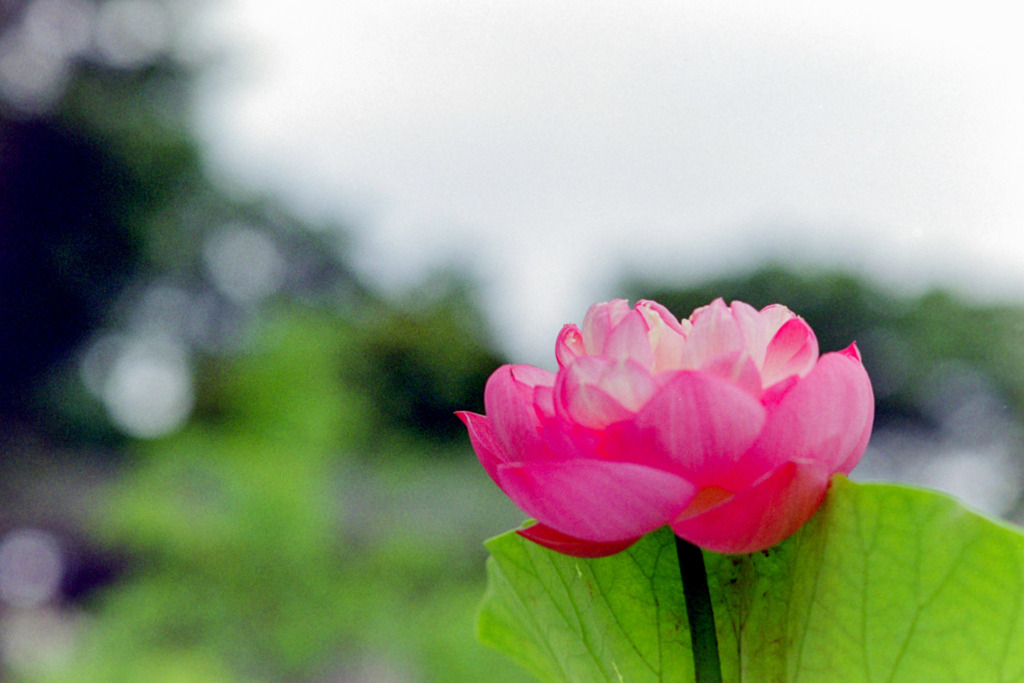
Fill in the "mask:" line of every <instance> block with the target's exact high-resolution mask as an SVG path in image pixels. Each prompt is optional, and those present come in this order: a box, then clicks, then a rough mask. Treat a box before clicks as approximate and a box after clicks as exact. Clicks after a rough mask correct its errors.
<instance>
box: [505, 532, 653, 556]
mask: <svg viewBox="0 0 1024 683" xmlns="http://www.w3.org/2000/svg"><path fill="white" fill-rule="evenodd" d="M516 533H517V534H519V535H520V536H522V537H523V538H526V539H529V540H531V541H533V542H534V543H537V544H540V545H542V546H544V547H545V548H548V549H549V550H554V551H556V552H559V553H562V554H563V555H572V556H573V557H589V558H593V557H607V556H609V555H614V554H616V553H619V552H622V551H623V550H625V549H626V548H628V547H629V546H631V545H633V544H634V543H636V542H637V541H639V540H640V537H639V536H638V537H637V538H633V539H629V540H626V541H614V542H611V543H594V542H592V541H584V540H582V539H579V538H574V537H573V536H569V535H567V534H563V533H562V532H561V531H555V530H554V529H552V528H551V527H549V526H544V525H543V524H533V525H531V526H528V527H526V528H525V529H519V530H517V531H516Z"/></svg>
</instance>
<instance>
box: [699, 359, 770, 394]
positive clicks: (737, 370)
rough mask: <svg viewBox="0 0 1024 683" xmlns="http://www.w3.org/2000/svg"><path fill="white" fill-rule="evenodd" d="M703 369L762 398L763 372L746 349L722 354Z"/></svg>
mask: <svg viewBox="0 0 1024 683" xmlns="http://www.w3.org/2000/svg"><path fill="white" fill-rule="evenodd" d="M703 371H704V372H706V373H707V374H709V375H714V376H715V377H720V378H722V379H724V380H726V381H727V382H729V383H731V384H735V385H736V386H738V387H739V388H740V389H743V390H744V391H746V392H747V393H748V394H750V395H751V396H753V397H755V398H761V393H762V391H761V373H760V372H759V371H758V369H757V366H756V365H754V360H753V359H752V358H751V357H750V356H749V355H747V353H746V352H745V351H733V352H732V353H725V354H722V355H720V356H718V357H717V358H715V359H714V360H713V361H711V362H710V363H708V364H707V365H705V366H704V368H703Z"/></svg>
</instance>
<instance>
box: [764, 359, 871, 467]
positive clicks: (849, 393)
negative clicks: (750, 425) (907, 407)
mask: <svg viewBox="0 0 1024 683" xmlns="http://www.w3.org/2000/svg"><path fill="white" fill-rule="evenodd" d="M874 409H875V403H874V395H873V394H872V391H871V381H870V380H869V379H868V375H867V372H865V371H864V366H863V365H861V364H860V362H858V361H856V360H854V359H853V358H850V357H849V356H847V355H843V354H841V353H826V354H825V355H824V356H822V357H821V359H819V360H818V363H817V364H816V365H815V366H814V369H813V370H811V372H810V374H808V375H807V376H806V377H804V378H803V379H801V380H799V381H797V382H796V384H795V385H794V386H793V387H792V388H791V389H790V390H789V391H788V392H786V394H785V395H784V396H782V398H781V400H779V401H778V404H777V405H775V406H770V407H769V415H768V420H767V422H766V423H765V426H764V429H763V430H762V432H761V436H760V438H758V440H757V443H756V444H755V445H754V447H753V448H752V449H751V450H750V453H749V454H748V456H747V457H745V458H744V461H745V463H744V467H748V468H750V470H749V474H750V475H753V474H754V473H757V472H764V471H767V470H770V469H774V468H775V467H778V466H779V465H781V464H783V463H785V462H786V461H789V460H813V461H816V462H820V463H822V464H823V465H824V466H825V467H826V468H827V469H828V470H829V472H836V471H843V472H848V471H849V470H850V469H852V468H853V466H854V465H855V464H856V463H857V461H859V460H860V456H861V455H862V454H863V453H864V449H865V448H866V447H867V442H868V437H869V436H870V434H871V424H872V421H873V419H874Z"/></svg>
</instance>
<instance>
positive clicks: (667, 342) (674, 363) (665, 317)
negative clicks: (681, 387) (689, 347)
mask: <svg viewBox="0 0 1024 683" xmlns="http://www.w3.org/2000/svg"><path fill="white" fill-rule="evenodd" d="M636 310H637V311H638V312H639V313H640V314H641V315H642V316H644V318H645V319H646V321H647V338H648V341H649V343H650V347H651V352H652V354H653V365H652V366H651V371H652V372H664V371H667V370H680V369H682V362H683V349H684V348H685V345H686V334H687V331H688V328H689V327H690V321H689V320H687V321H685V323H686V325H685V327H684V325H683V324H682V323H681V322H680V321H679V320H676V319H675V318H674V317H673V316H672V314H671V313H669V312H668V309H667V308H665V307H664V306H662V305H661V304H659V303H655V302H654V301H638V302H637V304H636Z"/></svg>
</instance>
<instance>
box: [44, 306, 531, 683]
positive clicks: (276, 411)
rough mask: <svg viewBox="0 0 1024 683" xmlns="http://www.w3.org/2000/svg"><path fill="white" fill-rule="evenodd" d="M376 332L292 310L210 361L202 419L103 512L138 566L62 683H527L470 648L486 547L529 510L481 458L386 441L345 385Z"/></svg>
mask: <svg viewBox="0 0 1024 683" xmlns="http://www.w3.org/2000/svg"><path fill="white" fill-rule="evenodd" d="M403 315H404V314H403ZM435 324H439V323H436V322H435ZM364 335H365V331H364V330H363V329H361V328H359V327H356V326H353V325H351V324H350V323H347V322H346V321H344V320H343V319H342V318H341V317H340V316H338V315H337V314H334V313H330V312H325V311H323V310H316V309H311V308H299V307H295V306H286V307H278V308H276V309H274V310H272V311H268V312H267V313H266V315H265V316H263V317H262V319H261V321H260V323H259V324H258V325H257V326H256V328H255V329H254V330H253V333H252V339H251V347H250V348H249V350H248V352H247V353H245V354H242V355H238V356H235V357H232V358H229V359H208V361H207V364H206V367H205V368H204V371H203V372H202V373H201V377H202V383H201V389H200V401H199V409H198V411H197V416H196V417H195V418H194V419H193V420H192V421H191V422H190V423H189V425H188V426H187V427H186V428H184V429H183V430H181V431H180V432H178V433H176V434H175V435H174V436H171V437H168V438H165V439H162V440H159V441H156V442H152V443H149V444H146V445H142V444H139V445H137V446H135V447H134V448H133V451H134V452H135V455H136V461H135V462H134V463H133V464H132V466H131V467H130V468H128V469H127V470H126V471H125V472H124V473H123V474H122V476H121V477H119V478H118V479H117V480H116V481H114V482H112V484H111V485H110V486H109V488H108V489H107V490H106V491H105V492H104V493H103V495H102V496H100V498H99V501H100V502H99V507H98V515H97V520H96V526H95V529H96V534H97V536H98V539H99V540H101V541H102V543H103V544H105V545H106V546H108V547H109V548H111V549H117V550H120V551H121V552H127V553H130V557H131V560H132V568H131V571H130V572H129V573H128V574H127V575H126V576H125V577H124V579H123V580H122V581H120V582H119V583H117V584H116V585H115V586H114V587H113V588H111V589H110V590H108V591H105V592H104V593H102V594H101V595H99V596H98V597H97V598H96V599H95V602H94V603H93V605H92V609H93V610H94V611H95V615H94V618H93V620H92V623H91V625H90V626H89V629H88V631H87V633H86V635H85V637H84V639H83V643H82V646H81V649H80V650H79V652H78V653H77V655H76V657H75V660H74V664H73V666H70V667H68V668H67V669H65V671H64V672H63V673H61V674H60V675H58V676H55V677H54V678H55V680H74V681H137V680H147V681H148V680H175V681H177V680H204V681H207V680H209V681H218V680H225V681H230V680H246V681H254V680H266V681H280V680H320V679H321V678H322V679H323V680H337V677H338V676H341V677H342V679H345V676H350V677H357V676H360V675H370V676H371V677H370V678H367V679H366V680H373V678H372V672H373V671H377V670H380V671H381V672H383V671H384V670H385V669H388V668H395V667H397V668H398V670H397V671H396V672H395V673H394V675H396V676H398V678H397V679H395V680H434V681H457V680H465V681H475V680H481V679H483V678H486V679H487V680H509V681H512V680H521V678H520V677H519V676H518V675H517V672H515V671H509V672H508V674H507V676H505V675H504V671H505V669H504V668H503V667H502V666H500V657H499V656H498V655H497V654H496V653H491V652H490V651H487V650H485V649H483V647H482V646H480V645H478V644H477V643H476V642H475V639H474V638H473V634H472V624H473V612H474V610H475V605H476V603H477V601H478V600H479V598H480V596H481V595H482V591H483V560H484V552H483V549H482V546H481V545H480V542H481V539H482V538H484V537H486V536H488V535H491V534H493V533H495V532H496V531H498V530H500V529H502V528H505V527H507V526H509V525H512V524H514V523H515V522H514V520H517V519H518V514H517V513H515V512H514V511H513V510H512V508H511V506H510V505H509V504H507V503H505V502H504V501H503V500H502V496H500V494H498V492H497V491H496V489H494V488H493V486H492V485H491V484H490V483H489V482H487V481H486V477H485V476H483V475H482V473H481V472H480V471H479V470H478V468H477V467H476V466H474V464H473V462H472V461H471V460H469V459H468V458H461V459H457V460H454V461H453V460H451V459H450V458H448V459H447V460H445V461H444V462H442V463H440V464H432V463H431V461H430V459H429V458H428V457H427V456H429V454H430V452H431V448H432V446H431V445H430V444H431V441H430V440H429V439H426V440H421V442H420V446H421V447H422V448H421V450H420V452H419V453H418V454H417V455H418V457H419V458H420V459H419V460H418V461H411V460H410V458H409V455H408V454H407V453H401V452H395V450H394V449H393V448H392V444H389V443H388V441H387V439H383V440H382V439H381V438H380V437H381V434H380V430H381V429H382V427H381V418H380V417H377V418H376V419H371V418H370V416H371V415H373V414H374V413H377V412H379V410H378V409H377V408H376V406H375V405H374V398H375V395H374V394H373V393H372V391H368V390H367V387H366V386H364V385H361V384H359V383H354V382H351V381H346V380H345V377H346V376H347V375H349V374H350V373H349V370H348V368H347V366H349V365H350V364H352V363H354V362H355V363H358V362H359V359H360V358H363V357H364V352H365V347H364V346H363V344H364V341H363V337H364ZM428 345H429V344H428ZM449 419H451V420H455V418H454V417H453V416H449ZM459 454H460V455H463V456H464V455H467V449H466V447H465V446H461V447H460V448H459ZM172 662H173V663H174V665H173V666H172V667H169V666H168V665H169V663H172ZM380 675H382V676H383V675H384V674H383V673H381V674H380Z"/></svg>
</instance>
